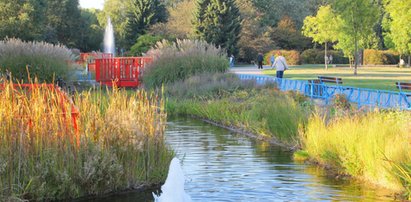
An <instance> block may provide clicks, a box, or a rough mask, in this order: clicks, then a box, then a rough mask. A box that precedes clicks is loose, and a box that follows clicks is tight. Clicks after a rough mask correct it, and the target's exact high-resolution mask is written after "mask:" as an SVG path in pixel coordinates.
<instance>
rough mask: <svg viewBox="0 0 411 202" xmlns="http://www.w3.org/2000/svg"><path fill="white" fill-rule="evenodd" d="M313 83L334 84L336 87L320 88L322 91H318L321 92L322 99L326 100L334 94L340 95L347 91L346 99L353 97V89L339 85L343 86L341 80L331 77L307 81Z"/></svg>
mask: <svg viewBox="0 0 411 202" xmlns="http://www.w3.org/2000/svg"><path fill="white" fill-rule="evenodd" d="M309 82H311V83H312V84H313V83H320V84H324V83H335V84H337V86H325V85H324V86H322V89H320V90H319V92H321V95H322V98H325V99H326V100H328V99H330V98H332V97H333V96H334V95H335V94H337V93H338V94H342V93H343V92H344V91H346V90H348V91H349V92H348V94H346V95H347V98H351V96H352V95H353V92H354V91H353V88H351V87H342V86H340V84H343V81H342V78H339V77H333V76H318V79H316V80H312V81H309Z"/></svg>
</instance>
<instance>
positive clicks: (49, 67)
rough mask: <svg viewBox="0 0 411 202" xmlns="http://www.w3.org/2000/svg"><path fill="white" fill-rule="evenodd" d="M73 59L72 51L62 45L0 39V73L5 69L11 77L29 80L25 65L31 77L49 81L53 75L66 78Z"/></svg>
mask: <svg viewBox="0 0 411 202" xmlns="http://www.w3.org/2000/svg"><path fill="white" fill-rule="evenodd" d="M73 61H74V55H73V54H72V52H71V51H70V50H69V49H67V48H66V47H65V46H62V45H53V44H49V43H45V42H36V41H33V42H24V41H22V40H20V39H14V38H12V39H5V40H3V41H0V73H5V71H6V69H7V70H8V71H10V72H11V73H12V76H13V77H15V78H17V79H19V80H21V79H23V80H24V81H25V82H27V81H28V80H29V79H28V75H27V70H26V66H28V67H29V71H30V74H31V75H32V76H33V77H34V76H36V77H37V78H38V79H39V80H40V81H41V82H43V81H45V82H51V81H53V79H54V77H56V78H57V77H61V78H63V79H67V78H68V77H69V70H70V68H71V64H72V62H73Z"/></svg>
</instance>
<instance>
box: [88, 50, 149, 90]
mask: <svg viewBox="0 0 411 202" xmlns="http://www.w3.org/2000/svg"><path fill="white" fill-rule="evenodd" d="M152 61H153V58H151V57H116V58H105V59H96V60H95V68H96V81H97V82H100V83H101V84H104V85H108V86H112V85H113V84H115V85H116V86H118V87H138V86H139V85H140V77H141V75H142V72H143V69H144V68H145V67H146V65H147V64H149V63H151V62H152Z"/></svg>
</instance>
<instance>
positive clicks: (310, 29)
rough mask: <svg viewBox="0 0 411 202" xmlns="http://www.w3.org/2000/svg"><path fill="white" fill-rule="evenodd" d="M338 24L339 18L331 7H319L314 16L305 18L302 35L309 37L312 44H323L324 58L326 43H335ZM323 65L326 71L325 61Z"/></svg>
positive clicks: (326, 64)
mask: <svg viewBox="0 0 411 202" xmlns="http://www.w3.org/2000/svg"><path fill="white" fill-rule="evenodd" d="M340 24H341V22H340V17H339V16H337V15H336V14H335V13H334V12H333V10H332V9H331V6H329V5H327V6H321V7H320V8H319V9H318V12H317V15H316V16H308V17H306V18H305V20H304V26H303V28H302V33H303V34H304V35H305V36H307V37H311V38H312V39H313V42H317V43H324V47H325V55H324V58H325V57H327V43H329V42H336V41H337V35H338V26H339V25H340ZM324 63H325V69H327V68H328V63H327V61H324Z"/></svg>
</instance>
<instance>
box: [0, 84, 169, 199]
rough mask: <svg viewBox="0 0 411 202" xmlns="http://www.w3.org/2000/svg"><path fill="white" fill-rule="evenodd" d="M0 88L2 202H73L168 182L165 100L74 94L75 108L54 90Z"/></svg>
mask: <svg viewBox="0 0 411 202" xmlns="http://www.w3.org/2000/svg"><path fill="white" fill-rule="evenodd" d="M1 88H2V89H1V90H0V102H1V103H2V104H1V105H0V198H1V199H4V200H6V201H8V200H17V199H28V200H38V201H50V200H63V199H64V200H67V199H72V198H78V197H82V196H90V195H91V196H98V195H102V194H107V193H111V192H116V191H120V190H125V189H133V188H135V187H139V186H142V185H152V184H158V183H161V182H163V181H164V180H165V177H166V174H167V168H168V164H169V162H170V160H171V158H172V157H173V152H172V151H171V150H170V149H169V148H168V147H167V146H166V145H165V142H164V137H163V135H164V127H165V122H166V114H165V111H164V101H163V99H162V98H161V97H159V96H157V95H154V94H153V95H149V94H147V93H146V92H144V91H137V92H135V93H133V94H131V95H130V93H126V92H124V91H119V90H116V89H114V90H113V91H109V92H97V93H95V92H93V93H92V92H84V93H82V94H79V95H76V96H75V99H74V102H75V104H76V105H77V106H78V108H79V112H80V117H79V119H78V121H77V124H78V127H79V130H78V131H76V130H75V129H74V126H73V124H74V122H73V118H72V116H70V114H71V112H72V109H73V108H72V106H71V105H70V103H69V102H64V103H62V102H61V96H60V95H59V93H57V92H56V91H54V90H52V89H49V88H34V89H33V90H30V91H25V90H19V89H13V88H12V87H11V86H10V85H6V86H3V87H1Z"/></svg>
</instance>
